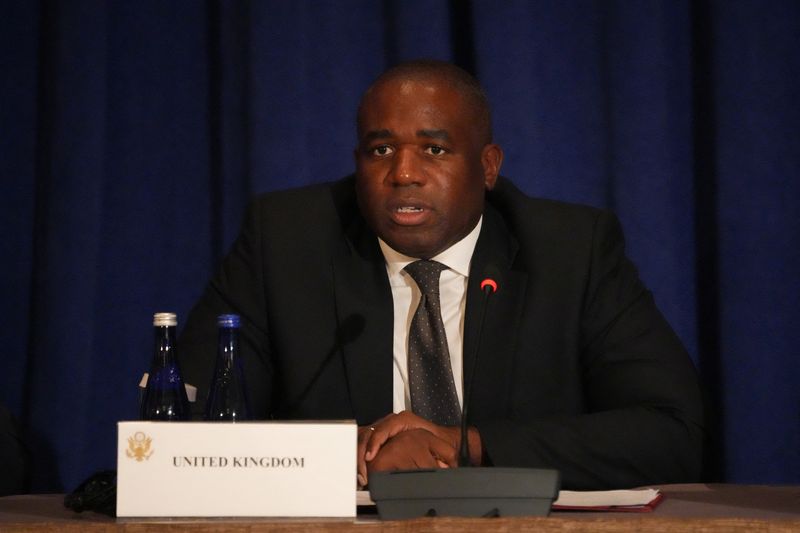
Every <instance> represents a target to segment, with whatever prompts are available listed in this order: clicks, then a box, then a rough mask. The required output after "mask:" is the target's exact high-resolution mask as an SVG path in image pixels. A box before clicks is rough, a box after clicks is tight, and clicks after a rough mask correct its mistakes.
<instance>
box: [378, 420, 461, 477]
mask: <svg viewBox="0 0 800 533" xmlns="http://www.w3.org/2000/svg"><path fill="white" fill-rule="evenodd" d="M456 466H458V449H457V448H456V447H455V446H453V443H452V442H449V441H446V440H443V439H440V438H439V437H437V436H436V435H434V434H433V433H431V432H430V431H427V430H425V429H409V430H406V431H403V432H401V433H398V434H397V435H395V436H394V437H392V438H391V439H389V440H388V441H387V442H386V443H385V444H384V445H383V446H382V447H381V449H380V450H379V451H378V453H377V454H376V455H375V457H374V458H373V459H371V460H370V461H367V469H368V470H369V472H380V471H385V470H413V469H417V468H449V467H456Z"/></svg>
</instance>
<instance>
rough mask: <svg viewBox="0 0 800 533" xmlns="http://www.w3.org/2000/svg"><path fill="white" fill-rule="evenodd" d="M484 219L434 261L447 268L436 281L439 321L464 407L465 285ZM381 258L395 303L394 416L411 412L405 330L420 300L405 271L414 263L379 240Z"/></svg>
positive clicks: (414, 285)
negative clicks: (437, 284) (383, 261)
mask: <svg viewBox="0 0 800 533" xmlns="http://www.w3.org/2000/svg"><path fill="white" fill-rule="evenodd" d="M482 223H483V217H481V219H480V220H478V223H477V224H476V225H475V228H474V229H473V230H472V231H471V232H470V233H469V234H468V235H467V236H466V237H464V238H463V239H461V240H460V241H458V242H457V243H455V244H454V245H452V246H451V247H450V248H448V249H447V250H445V251H443V252H442V253H440V254H439V255H437V256H436V257H433V258H431V259H432V260H433V261H437V262H439V263H442V264H443V265H445V266H446V267H447V268H446V269H445V270H443V271H442V274H441V277H440V278H439V298H440V300H441V308H442V321H443V322H444V331H445V335H447V348H448V350H449V351H450V366H451V368H452V369H453V380H454V381H455V384H456V393H457V394H458V403H459V405H463V394H464V385H463V368H464V363H463V359H464V358H463V347H464V342H463V339H464V312H465V309H466V304H467V281H468V280H469V267H470V261H471V260H472V252H474V251H475V244H476V243H477V242H478V235H480V232H481V224H482ZM378 241H379V244H380V247H381V251H382V252H383V257H384V259H386V272H387V274H388V275H389V284H390V285H391V287H392V300H393V301H394V347H393V355H394V376H393V379H392V383H393V396H392V409H393V411H394V412H395V413H399V412H400V411H403V410H406V409H409V410H410V409H411V396H410V393H409V388H408V330H409V329H410V328H411V319H412V318H414V313H415V312H416V310H417V306H418V305H419V301H420V298H421V296H422V294H421V292H420V290H419V287H418V286H417V283H416V282H415V281H414V280H413V278H412V277H411V276H410V275H409V274H408V273H407V272H406V271H405V270H403V268H405V266H406V265H408V264H409V263H413V262H414V261H417V258H414V257H408V256H407V255H403V254H401V253H400V252H398V251H396V250H393V249H392V248H391V247H390V246H389V245H388V244H386V243H385V242H384V241H383V240H381V239H378Z"/></svg>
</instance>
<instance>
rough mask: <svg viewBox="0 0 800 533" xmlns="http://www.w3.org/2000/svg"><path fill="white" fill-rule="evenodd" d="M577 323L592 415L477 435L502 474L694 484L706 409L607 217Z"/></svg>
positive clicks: (596, 237) (595, 243)
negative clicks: (553, 472) (530, 470)
mask: <svg viewBox="0 0 800 533" xmlns="http://www.w3.org/2000/svg"><path fill="white" fill-rule="evenodd" d="M587 272H588V274H587V283H586V286H585V292H584V301H583V305H582V308H581V315H580V321H579V323H580V336H581V342H580V354H579V358H580V368H581V373H582V382H583V391H584V405H585V411H584V412H582V413H576V414H572V415H563V414H562V415H557V416H549V417H542V418H537V419H524V418H519V417H511V418H509V419H504V420H488V421H482V422H481V423H480V425H479V426H478V430H479V432H480V434H481V439H482V443H483V447H484V450H485V452H486V454H487V455H488V459H489V461H490V462H491V463H492V464H494V465H497V466H526V467H539V468H556V469H558V470H559V471H560V472H561V476H562V486H563V487H564V488H567V489H578V490H588V489H610V488H627V487H635V486H641V485H647V484H658V483H675V482H690V481H696V480H697V479H698V478H699V476H700V471H701V456H702V441H703V421H702V402H701V395H700V390H699V386H698V381H697V377H696V373H695V370H694V367H693V365H692V363H691V360H690V359H689V356H688V354H687V353H686V351H685V349H684V348H683V346H682V344H681V342H680V340H679V339H678V338H677V336H676V335H675V333H674V332H673V331H672V329H671V328H670V326H669V325H668V324H667V322H666V320H665V319H664V317H663V316H662V315H661V313H660V312H659V311H658V309H657V308H656V306H655V303H654V301H653V298H652V295H651V294H650V292H649V291H648V290H647V289H646V288H645V287H644V286H643V284H642V283H641V282H640V280H639V278H638V274H637V272H636V269H635V267H634V266H633V264H632V263H631V262H630V261H629V260H628V259H627V258H626V257H625V253H624V241H623V237H622V231H621V228H620V225H619V222H618V220H617V219H616V217H614V216H613V215H611V214H609V213H606V212H601V213H600V214H599V215H598V216H597V219H596V221H595V226H594V230H593V238H592V243H591V259H590V261H589V265H588V268H587Z"/></svg>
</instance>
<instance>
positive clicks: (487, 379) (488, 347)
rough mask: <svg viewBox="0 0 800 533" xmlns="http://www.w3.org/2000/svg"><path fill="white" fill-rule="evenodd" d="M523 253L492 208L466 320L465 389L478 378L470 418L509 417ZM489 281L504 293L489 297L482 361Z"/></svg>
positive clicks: (471, 284) (474, 266) (473, 275)
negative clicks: (516, 265)
mask: <svg viewBox="0 0 800 533" xmlns="http://www.w3.org/2000/svg"><path fill="white" fill-rule="evenodd" d="M517 249H518V244H517V242H516V240H515V239H514V238H513V237H512V236H511V235H510V233H509V232H508V229H507V228H506V226H505V223H504V222H503V219H502V217H501V216H500V215H499V214H498V213H497V211H495V210H494V208H492V207H491V206H490V205H489V204H487V205H486V209H485V211H484V217H483V226H482V228H481V234H480V237H479V238H478V242H477V244H476V246H475V253H474V254H473V256H472V263H471V265H470V276H469V283H468V285H467V308H466V316H465V318H464V384H465V389H466V388H467V387H466V385H467V384H468V383H469V382H470V380H472V391H471V393H470V398H469V413H470V414H469V415H468V416H469V418H470V420H475V419H479V418H485V417H488V416H493V417H496V416H498V415H503V414H505V411H506V409H507V406H508V405H509V398H508V394H509V388H510V387H509V384H510V383H511V380H510V377H511V372H512V371H513V362H514V347H515V345H516V339H517V335H518V330H519V324H520V317H521V315H522V310H523V303H524V301H525V289H526V285H527V278H528V276H527V274H526V273H525V272H521V271H515V270H513V269H512V263H513V260H514V257H515V256H516V253H517ZM486 277H492V278H494V279H495V281H496V282H497V284H498V290H497V292H496V293H494V294H493V295H491V296H490V297H489V300H488V304H487V306H486V316H485V319H484V322H483V332H482V335H481V337H482V338H481V339H480V347H479V348H480V352H479V353H478V356H477V362H476V357H475V349H476V343H477V342H478V329H479V327H480V320H481V316H480V314H481V310H482V307H483V306H484V303H483V301H484V298H485V296H484V294H483V292H482V291H481V289H480V284H481V281H483V280H484V279H485V278H486ZM473 369H474V370H473ZM473 374H474V376H473Z"/></svg>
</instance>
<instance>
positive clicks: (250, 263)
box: [178, 201, 273, 418]
mask: <svg viewBox="0 0 800 533" xmlns="http://www.w3.org/2000/svg"><path fill="white" fill-rule="evenodd" d="M260 212H261V211H260V208H259V202H258V201H256V202H253V203H252V204H251V205H250V206H249V207H248V210H247V213H246V215H245V219H244V223H243V225H242V230H241V232H240V234H239V236H238V237H237V239H236V242H235V243H234V245H233V248H232V249H231V251H230V253H228V255H227V256H226V257H225V259H224V260H223V262H222V265H221V266H220V269H219V271H218V273H217V274H216V275H215V276H214V277H213V278H212V279H211V281H210V282H209V283H208V285H207V287H206V289H205V291H204V293H203V295H202V297H201V298H200V300H199V301H198V302H197V303H196V304H195V306H194V307H193V308H192V310H191V312H190V313H189V317H188V320H187V322H186V325H185V326H184V328H183V331H182V332H181V335H180V337H179V339H178V350H179V352H178V353H179V357H180V363H181V367H182V368H181V370H182V372H183V375H184V379H185V381H186V382H187V383H190V384H192V385H194V386H195V387H197V389H198V391H197V401H196V402H195V404H194V405H193V407H192V413H193V417H194V418H200V417H202V414H203V410H204V408H205V402H206V399H207V397H208V392H209V386H210V384H211V379H212V377H213V372H214V366H215V362H216V351H217V326H216V318H217V316H218V315H220V314H224V313H235V314H238V315H240V317H241V319H242V325H241V330H240V350H241V355H242V359H243V364H244V373H245V380H246V383H247V390H248V396H249V400H250V405H251V408H252V410H253V413H254V416H255V417H256V418H267V417H268V416H269V410H270V403H271V402H270V396H271V393H272V375H273V372H272V365H271V361H270V357H269V349H268V346H269V343H268V323H269V321H268V317H267V309H266V303H265V302H266V300H265V284H264V275H265V274H264V272H265V265H264V264H263V255H264V254H263V246H262V221H261V216H260Z"/></svg>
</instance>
